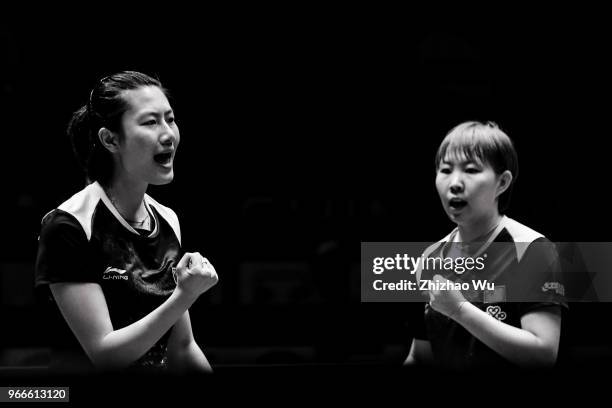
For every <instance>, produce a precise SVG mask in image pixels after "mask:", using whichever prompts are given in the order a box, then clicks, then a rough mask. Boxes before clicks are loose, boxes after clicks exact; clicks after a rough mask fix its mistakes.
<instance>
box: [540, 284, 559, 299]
mask: <svg viewBox="0 0 612 408" xmlns="http://www.w3.org/2000/svg"><path fill="white" fill-rule="evenodd" d="M549 290H554V291H555V292H556V293H557V295H561V296H565V287H564V286H563V284H561V283H559V282H546V283H545V284H544V286H542V292H548V291H549Z"/></svg>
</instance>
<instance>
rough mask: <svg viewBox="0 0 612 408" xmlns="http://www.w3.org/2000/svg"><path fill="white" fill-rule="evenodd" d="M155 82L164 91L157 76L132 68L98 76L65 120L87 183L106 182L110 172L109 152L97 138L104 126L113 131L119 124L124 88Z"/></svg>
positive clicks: (124, 108) (118, 127)
mask: <svg viewBox="0 0 612 408" xmlns="http://www.w3.org/2000/svg"><path fill="white" fill-rule="evenodd" d="M144 86H156V87H158V88H160V89H161V90H162V91H163V92H164V94H166V96H167V94H168V92H167V91H166V89H164V88H163V86H162V85H161V82H160V81H159V80H158V79H155V78H152V77H150V76H148V75H146V74H143V73H140V72H135V71H121V72H118V73H116V74H113V75H109V76H107V77H104V78H102V79H100V80H99V81H98V82H97V83H96V85H95V86H94V87H93V89H92V90H91V93H90V94H89V101H88V102H87V103H86V104H85V105H83V106H82V107H81V108H80V109H79V110H77V111H76V112H74V114H73V115H72V119H70V122H69V123H68V130H67V132H68V136H69V137H70V141H71V142H72V148H73V150H74V153H75V155H76V158H77V160H78V162H79V164H80V165H81V167H82V168H83V169H84V170H85V175H86V178H87V182H88V183H92V182H94V181H98V182H100V183H101V184H103V185H104V184H107V183H109V182H110V179H111V177H112V175H113V174H112V172H113V162H112V157H111V154H110V152H109V151H108V150H106V148H105V147H104V146H102V145H101V144H100V142H99V140H98V131H99V130H100V128H102V127H105V128H107V129H109V130H111V131H113V132H118V131H119V130H120V128H121V117H122V116H123V113H125V111H126V110H127V109H128V108H129V106H128V102H127V101H126V100H125V98H123V97H122V95H121V94H122V93H123V92H124V91H127V90H133V89H138V88H141V87H144Z"/></svg>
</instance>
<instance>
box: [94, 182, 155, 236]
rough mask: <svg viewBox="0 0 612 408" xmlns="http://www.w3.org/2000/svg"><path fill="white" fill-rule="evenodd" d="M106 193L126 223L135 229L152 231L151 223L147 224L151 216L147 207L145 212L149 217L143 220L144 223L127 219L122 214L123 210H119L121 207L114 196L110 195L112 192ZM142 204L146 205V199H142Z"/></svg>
mask: <svg viewBox="0 0 612 408" xmlns="http://www.w3.org/2000/svg"><path fill="white" fill-rule="evenodd" d="M104 192H105V193H106V195H107V197H108V199H109V200H110V202H111V203H112V204H113V206H114V207H115V209H116V210H117V212H118V213H119V215H121V217H123V219H124V220H125V221H126V222H127V223H128V224H130V225H131V226H132V227H135V228H140V229H147V230H148V229H150V227H151V223H150V222H147V221H150V219H151V216H150V214H149V211H147V209H146V206H145V211H146V213H147V215H146V216H145V217H144V218H143V219H142V221H136V220H131V219H129V218H128V217H126V216H125V215H123V214H122V213H121V210H120V209H119V206H118V205H117V202H116V201H115V198H114V197H113V195H112V194H110V190H108V191H107V190H105V191H104ZM142 204H143V205H144V197H143V199H142ZM145 223H146V225H145Z"/></svg>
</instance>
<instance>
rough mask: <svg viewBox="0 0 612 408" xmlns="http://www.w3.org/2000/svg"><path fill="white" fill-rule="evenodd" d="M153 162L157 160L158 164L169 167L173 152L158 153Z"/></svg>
mask: <svg viewBox="0 0 612 408" xmlns="http://www.w3.org/2000/svg"><path fill="white" fill-rule="evenodd" d="M153 160H155V162H156V163H158V164H161V165H168V164H170V162H172V152H167V153H158V154H156V155H155V156H153Z"/></svg>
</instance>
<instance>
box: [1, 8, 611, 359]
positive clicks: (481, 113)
mask: <svg viewBox="0 0 612 408" xmlns="http://www.w3.org/2000/svg"><path fill="white" fill-rule="evenodd" d="M262 14H264V15H265V14H266V13H265V11H262ZM174 17H175V16H172V15H168V16H166V19H172V24H167V23H166V21H165V20H163V19H159V20H156V19H150V20H145V19H142V18H138V13H135V12H134V13H131V12H130V13H127V14H126V15H125V16H124V17H123V18H121V19H119V18H117V17H116V16H115V17H113V18H111V17H109V18H108V19H106V20H104V19H101V21H97V20H96V21H94V20H90V19H85V20H82V22H80V23H75V22H73V23H71V24H70V25H67V24H63V23H58V22H57V21H55V20H43V21H34V20H32V21H28V22H27V24H25V23H24V24H22V23H19V24H17V23H15V24H12V22H11V21H10V20H11V19H9V18H7V19H6V20H7V21H6V24H5V25H2V26H0V49H1V55H2V57H1V58H2V63H1V64H0V110H1V111H2V112H3V116H2V117H3V121H2V134H3V142H4V143H3V145H4V148H5V149H4V155H3V156H4V157H3V163H4V170H3V177H2V187H3V188H2V190H3V193H2V200H0V211H1V213H2V214H4V219H3V222H2V234H1V236H2V251H1V252H0V321H1V322H2V334H1V335H0V366H2V367H44V366H45V364H46V362H47V361H48V360H47V359H48V351H49V348H50V347H52V346H53V345H52V344H49V343H48V341H49V340H48V336H46V333H49V331H50V330H53V327H52V323H51V321H49V320H48V319H46V318H45V316H46V314H45V313H46V311H44V310H43V311H41V310H39V309H37V308H36V305H35V303H34V296H33V285H32V284H33V273H34V270H33V267H34V259H35V256H36V249H37V237H38V232H39V226H40V220H41V218H42V216H43V215H44V214H45V213H47V212H48V211H49V210H51V209H53V208H55V207H56V206H57V205H59V204H60V203H62V202H63V201H64V200H66V199H67V198H69V197H70V196H71V195H72V194H73V193H75V192H76V191H78V190H80V189H81V188H82V187H83V185H84V178H83V174H82V172H81V171H80V169H79V168H78V166H77V164H76V161H75V160H74V158H73V156H72V151H71V147H70V143H69V140H68V138H67V136H66V135H65V128H66V125H67V123H68V121H69V119H70V117H71V115H72V112H73V111H75V110H76V109H78V108H79V107H80V106H81V105H83V104H84V103H85V102H86V101H87V97H88V95H89V91H90V89H91V88H92V86H93V85H94V83H95V82H96V81H97V80H98V79H99V78H101V77H103V76H106V75H108V74H110V73H113V72H115V71H119V70H124V69H130V70H139V71H143V72H146V73H148V74H152V75H156V76H158V77H159V78H160V79H161V80H162V83H163V84H164V85H165V86H166V87H167V88H168V89H169V90H170V92H171V95H172V97H173V99H172V104H173V107H174V109H175V112H176V117H177V122H178V125H179V127H180V130H181V145H180V148H179V150H178V154H177V158H176V163H175V175H176V177H175V181H174V182H173V183H172V184H171V185H169V186H164V187H152V188H151V189H150V192H149V193H150V195H152V196H153V197H155V198H156V199H157V200H159V201H160V202H162V203H164V204H166V205H168V206H170V207H172V208H173V209H174V210H175V211H176V213H177V214H178V215H179V218H180V220H181V224H182V225H181V227H182V231H183V244H184V249H185V250H187V251H199V252H201V253H202V254H204V255H205V256H206V257H208V258H209V259H210V260H211V262H212V263H213V264H214V265H215V267H216V269H217V271H218V273H219V276H220V283H219V284H218V285H217V286H216V287H215V288H214V289H213V290H211V291H210V293H207V294H206V295H204V296H202V297H201V298H200V299H199V300H198V301H197V303H196V304H195V305H194V306H193V308H192V323H193V328H194V332H195V336H196V339H197V340H198V341H199V343H200V344H201V345H202V346H203V349H204V351H205V353H206V355H207V356H208V358H209V360H210V361H211V363H212V364H213V366H217V367H231V366H234V365H235V366H240V365H264V364H359V365H364V364H366V365H367V364H375V365H376V364H382V365H389V366H399V365H400V364H401V362H402V361H403V359H404V358H405V356H406V354H407V352H408V347H409V345H410V341H411V339H412V327H414V324H415V323H414V322H416V321H418V319H420V318H421V315H422V305H416V304H398V303H393V304H385V303H361V302H360V290H359V285H360V282H359V251H360V242H362V241H419V242H420V241H434V240H437V239H440V238H441V237H442V236H444V235H445V234H447V233H448V232H449V231H450V229H451V228H452V225H451V223H450V222H449V221H448V220H447V218H446V216H445V214H444V213H443V211H442V208H441V206H440V204H439V201H438V197H437V193H436V191H435V187H434V167H433V161H434V155H435V152H436V149H437V147H438V145H439V143H440V142H441V140H442V138H443V137H444V135H445V134H446V132H448V131H449V130H450V129H451V128H452V127H453V126H455V125H456V124H458V123H460V122H462V121H465V120H483V121H487V120H492V121H495V122H497V123H498V124H499V125H500V126H501V128H502V129H504V130H505V131H506V132H507V133H508V134H509V135H510V137H512V138H513V140H514V141H515V144H516V147H517V150H518V154H519V160H520V176H519V178H518V183H517V184H516V186H515V190H514V194H513V199H512V205H511V208H510V211H509V212H508V214H509V215H510V216H511V217H512V218H514V219H516V220H518V221H520V222H522V223H524V224H526V225H528V226H530V227H532V228H534V229H535V230H537V231H540V232H542V233H544V234H545V235H546V236H547V237H549V238H550V239H551V240H553V241H560V242H563V241H586V242H588V241H611V239H610V238H609V231H610V228H609V227H610V225H609V224H610V222H609V216H608V208H609V202H608V201H607V199H606V198H604V197H605V196H606V193H607V191H606V190H607V189H608V183H607V181H608V179H609V175H610V168H609V157H608V156H609V153H608V152H609V150H608V146H609V137H610V136H609V130H608V124H606V123H605V120H606V118H607V117H608V110H609V103H608V102H607V101H606V98H607V96H608V95H609V93H610V82H609V76H608V73H609V72H610V68H611V67H610V63H609V62H608V61H607V60H606V59H605V54H606V52H607V50H608V48H609V45H608V44H607V39H606V38H607V37H606V33H605V32H603V31H604V30H603V29H600V28H598V27H599V26H598V25H597V24H594V25H592V26H589V27H588V28H587V29H586V30H585V29H581V30H580V31H574V30H572V29H571V27H568V26H566V25H564V24H559V26H558V27H554V26H553V27H550V26H549V27H546V30H544V29H542V30H539V29H538V27H539V26H538V24H535V23H534V24H533V25H530V26H529V27H525V26H524V25H513V26H511V27H506V26H501V25H493V24H490V25H487V26H483V27H482V28H480V29H478V27H477V29H475V30H473V31H469V32H468V31H466V30H464V29H465V27H466V23H465V22H462V21H455V22H452V23H442V22H441V23H440V24H439V27H435V26H430V27H428V28H427V29H416V28H411V29H407V28H406V27H411V26H412V25H411V24H410V23H409V22H401V21H398V22H393V23H391V22H389V23H388V24H387V23H384V22H382V21H378V22H377V23H376V24H373V23H372V24H371V23H369V22H366V21H363V20H360V19H352V18H351V16H350V15H349V14H346V15H334V16H333V17H331V16H330V17H329V19H327V18H326V17H325V16H324V15H323V16H319V17H321V18H317V19H309V18H297V17H296V16H294V15H291V16H287V17H286V18H283V19H276V18H273V17H271V16H270V17H268V18H262V19H261V20H259V19H251V18H250V16H249V13H248V12H244V11H242V12H236V13H230V14H229V15H224V16H222V17H221V16H219V17H218V18H217V17H216V16H206V17H205V18H204V17H202V20H201V21H183V20H180V19H179V18H183V17H182V16H176V18H174ZM41 20H42V19H41ZM145 22H146V23H145ZM551 25H554V24H551ZM527 28H529V29H527ZM609 309H610V307H609V306H608V304H584V305H575V306H573V307H572V308H571V309H570V313H571V316H570V317H572V318H571V319H570V320H566V321H564V325H565V326H564V329H566V330H567V331H568V332H567V336H568V337H567V343H566V344H567V345H568V346H567V348H566V350H568V353H569V354H570V355H571V356H572V358H573V359H574V361H577V362H585V363H586V362H589V361H597V360H599V361H601V359H605V358H607V359H610V353H611V349H612V347H611V345H612V336H611V333H610V329H609V328H608V327H607V326H608V325H607V324H604V323H603V322H605V321H607V320H608V317H607V316H608V314H609ZM566 322H567V324H566Z"/></svg>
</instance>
